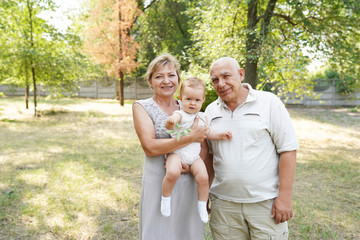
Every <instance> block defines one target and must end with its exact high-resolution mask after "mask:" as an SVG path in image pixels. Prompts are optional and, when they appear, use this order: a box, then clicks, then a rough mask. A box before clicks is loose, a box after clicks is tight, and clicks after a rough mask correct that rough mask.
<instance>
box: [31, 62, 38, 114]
mask: <svg viewBox="0 0 360 240" xmlns="http://www.w3.org/2000/svg"><path fill="white" fill-rule="evenodd" d="M31 65H33V64H32V61H31ZM31 73H32V79H33V86H34V117H38V112H37V102H36V97H37V94H36V92H37V89H36V78H35V68H34V67H31Z"/></svg>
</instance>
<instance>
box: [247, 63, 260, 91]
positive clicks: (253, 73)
mask: <svg viewBox="0 0 360 240" xmlns="http://www.w3.org/2000/svg"><path fill="white" fill-rule="evenodd" d="M257 67H258V59H257V60H256V61H255V60H253V59H248V58H246V63H245V82H247V83H249V84H250V85H251V87H252V88H253V89H256V85H257V84H258V78H257Z"/></svg>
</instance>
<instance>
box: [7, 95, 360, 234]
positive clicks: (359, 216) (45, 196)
mask: <svg viewBox="0 0 360 240" xmlns="http://www.w3.org/2000/svg"><path fill="white" fill-rule="evenodd" d="M24 106H25V104H24V101H23V100H22V98H16V97H11V98H7V97H0V240H5V239H6V240H9V239H27V240H28V239H30V240H33V239H34V240H35V239H36V240H37V239H94V240H95V239H106V240H111V239H122V240H127V239H137V224H138V201H139V194H140V189H141V177H142V163H143V152H142V149H141V147H140V145H139V141H138V139H137V137H136V134H135V132H134V129H133V124H132V116H131V102H126V104H125V107H120V106H119V103H118V102H117V101H115V100H99V99H98V100H96V99H66V98H65V99H52V100H45V99H40V101H39V105H38V106H39V112H40V115H41V117H39V118H33V110H32V108H33V106H32V104H30V110H26V109H25V108H24ZM289 112H290V114H291V116H292V118H293V122H294V125H295V128H296V132H297V135H298V138H299V142H300V145H301V149H300V150H299V151H298V160H297V162H298V164H297V171H296V180H295V185H294V199H293V200H294V209H295V216H294V218H293V219H292V220H290V222H289V227H290V239H360V205H359V202H360V188H359V186H360V159H359V156H360V113H359V112H357V111H354V110H353V111H352V110H351V109H311V108H304V109H302V108H289ZM206 235H207V236H206V239H211V236H210V233H209V228H208V226H207V227H206Z"/></svg>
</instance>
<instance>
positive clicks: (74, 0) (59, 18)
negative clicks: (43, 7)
mask: <svg viewBox="0 0 360 240" xmlns="http://www.w3.org/2000/svg"><path fill="white" fill-rule="evenodd" d="M82 1H83V0H54V2H55V4H56V5H57V6H59V7H58V8H57V9H56V11H55V12H44V13H43V14H41V15H40V16H41V17H42V18H44V19H45V20H47V21H48V22H49V23H50V24H51V25H53V26H55V27H56V28H57V29H59V30H60V31H62V32H65V31H66V29H67V27H68V26H70V25H71V21H70V20H69V19H67V13H76V12H77V11H78V10H79V9H80V7H81V2H82Z"/></svg>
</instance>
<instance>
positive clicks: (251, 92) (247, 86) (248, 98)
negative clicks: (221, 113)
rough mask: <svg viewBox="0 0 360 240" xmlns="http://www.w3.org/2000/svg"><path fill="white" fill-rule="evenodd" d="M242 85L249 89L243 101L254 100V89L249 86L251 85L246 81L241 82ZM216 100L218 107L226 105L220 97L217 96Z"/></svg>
mask: <svg viewBox="0 0 360 240" xmlns="http://www.w3.org/2000/svg"><path fill="white" fill-rule="evenodd" d="M242 86H243V87H245V88H247V89H249V94H248V96H247V97H246V100H245V103H248V102H253V101H255V100H256V92H255V90H254V89H253V88H252V87H251V85H250V84H248V83H243V84H242ZM217 101H218V105H219V106H220V107H227V105H226V103H225V101H224V100H222V99H221V98H220V97H218V99H217Z"/></svg>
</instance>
